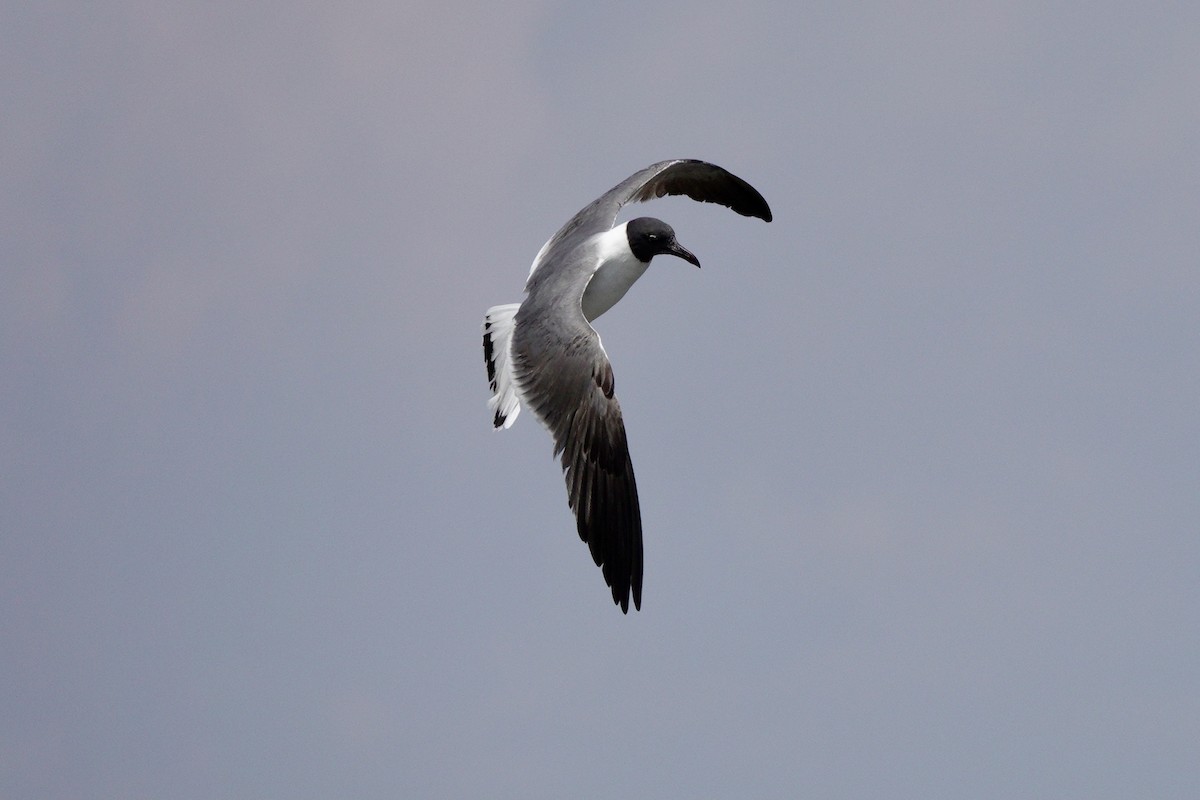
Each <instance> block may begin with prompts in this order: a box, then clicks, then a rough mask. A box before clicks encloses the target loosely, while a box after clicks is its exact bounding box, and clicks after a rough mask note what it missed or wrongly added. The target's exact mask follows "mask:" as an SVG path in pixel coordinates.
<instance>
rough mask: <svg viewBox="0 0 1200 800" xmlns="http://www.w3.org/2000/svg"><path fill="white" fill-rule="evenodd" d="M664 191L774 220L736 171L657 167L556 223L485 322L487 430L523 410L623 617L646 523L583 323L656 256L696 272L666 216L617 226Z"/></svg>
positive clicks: (613, 405)
mask: <svg viewBox="0 0 1200 800" xmlns="http://www.w3.org/2000/svg"><path fill="white" fill-rule="evenodd" d="M664 195H687V196H688V197H690V198H692V199H693V200H699V201H701V202H705V203H719V204H721V205H723V206H727V207H728V208H731V209H733V210H734V211H736V212H737V213H739V214H741V215H743V216H747V217H758V218H760V219H763V220H766V221H767V222H770V221H771V209H770V208H769V207H768V206H767V201H766V200H764V199H763V197H762V195H760V194H759V193H758V191H757V190H755V189H754V187H753V186H751V185H750V184H748V183H746V182H745V181H744V180H742V179H741V178H739V177H737V176H736V175H734V174H732V173H730V172H727V171H726V170H724V169H721V168H720V167H718V166H716V165H715V164H708V163H706V162H704V161H697V160H694V159H681V160H674V161H660V162H659V163H657V164H654V165H652V166H649V167H646V168H645V169H643V170H641V171H639V172H635V173H634V174H633V175H630V176H629V177H628V178H626V179H625V180H623V181H622V182H621V183H619V184H617V185H616V186H614V187H613V188H612V189H610V190H608V191H607V192H605V193H604V194H602V195H601V196H600V197H598V198H597V199H596V200H594V201H592V203H591V204H589V205H588V206H587V207H586V208H584V209H583V210H582V211H580V212H579V213H578V214H576V215H575V216H574V217H572V218H571V219H570V220H569V221H568V222H567V224H566V225H563V226H562V228H561V229H560V230H559V231H558V233H556V234H554V236H553V237H552V238H551V239H550V241H548V242H546V244H545V245H543V246H542V249H541V250H540V251H538V254H537V257H536V258H534V259H533V266H532V267H530V269H529V279H528V280H527V281H526V282H525V301H524V302H522V303H513V304H509V305H501V306H493V307H492V308H489V309H488V311H487V315H486V316H485V317H484V319H483V357H484V361H485V362H486V364H487V373H488V383H489V384H490V385H491V389H492V393H493V394H492V398H491V400H489V401H488V406H489V408H490V409H491V411H492V423H493V425H494V426H495V427H496V428H497V429H500V428H507V427H509V426H511V425H512V424H513V422H515V421H516V419H517V414H518V413H520V411H521V404H522V403H524V404H525V405H527V406H529V410H530V411H532V412H533V414H534V416H535V417H537V418H538V421H539V422H541V423H542V424H543V425H544V426H546V428H547V429H548V430H549V431H550V434H551V435H552V436H553V437H554V454H555V455H556V456H557V455H559V454H560V453H561V454H562V468H563V472H564V475H565V477H566V481H567V498H568V502H569V505H570V506H571V510H572V511H574V512H575V521H576V527H577V528H578V531H579V538H580V539H582V540H583V541H584V542H586V543H587V545H588V548H589V549H590V550H591V553H592V559H593V560H594V561H595V562H596V566H598V567H600V568H601V570H602V571H603V573H604V581H605V583H607V584H608V585H609V587H610V588H611V589H612V596H613V601H614V602H616V603H617V604H618V605H620V606H621V611H623V612H625V613H628V612H629V595H630V591H632V593H633V606H634V608H636V609H639V610H640V609H641V607H642V519H641V513H640V511H639V510H638V496H637V485H636V484H635V483H634V479H633V464H632V463H631V462H630V460H629V446H628V443H627V442H626V439H625V424H624V422H623V421H622V419H621V404H620V403H618V402H617V398H616V396H615V395H614V394H613V371H612V365H611V364H609V362H608V354H607V353H605V352H604V347H603V345H601V344H600V336H599V335H598V334H597V333H596V331H595V330H594V329H593V328H592V326H591V325H590V324H589V323H590V322H591V321H592V320H594V319H595V318H596V317H598V316H600V315H601V314H603V313H604V312H605V311H608V309H610V308H612V307H613V306H614V305H615V304H616V303H617V301H618V300H620V299H621V298H622V297H624V296H625V292H627V291H628V290H629V287H630V286H632V285H633V283H634V281H636V280H637V279H638V278H640V277H642V275H643V274H644V273H645V272H646V269H647V268H648V267H649V266H650V259H652V258H653V257H654V256H656V255H673V256H678V257H679V258H682V259H683V260H684V261H688V262H690V263H692V264H695V265H696V266H697V267H699V266H700V262H699V260H697V258H696V256H694V255H692V253H691V252H690V251H688V250H687V249H685V248H684V247H683V245H681V244H679V242H677V241H676V240H675V231H674V230H672V229H671V226H670V225H668V224H667V223H665V222H663V221H662V220H657V219H653V218H651V217H639V218H637V219H633V220H630V221H629V222H626V223H623V224H621V225H615V223H616V220H617V214H618V212H619V211H620V210H621V207H622V206H624V205H625V204H626V203H629V202H632V201H635V200H638V201H644V200H650V199H653V198H655V197H662V196H664ZM614 225H615V226H614Z"/></svg>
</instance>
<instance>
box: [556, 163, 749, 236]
mask: <svg viewBox="0 0 1200 800" xmlns="http://www.w3.org/2000/svg"><path fill="white" fill-rule="evenodd" d="M665 195H686V196H687V197H690V198H692V199H693V200H697V201H699V202H701V203H718V204H720V205H723V206H725V207H727V208H730V209H733V210H734V211H736V212H737V213H739V214H741V215H742V216H745V217H758V218H759V219H762V220H766V221H767V222H770V221H771V208H770V206H768V205H767V201H766V200H764V199H763V196H762V195H761V194H759V193H758V190H757V189H755V188H754V187H753V186H751V185H750V184H748V183H746V182H745V181H744V180H742V179H741V178H739V177H738V176H737V175H734V174H733V173H732V172H729V171H728V170H726V169H723V168H721V167H718V166H717V165H716V164H709V163H708V162H707V161H700V160H698V159H694V158H683V159H674V160H671V161H660V162H658V163H657V164H652V165H650V166H649V167H646V168H645V169H643V170H639V171H637V172H635V173H633V174H632V175H630V176H629V177H628V178H626V179H625V180H623V181H621V182H620V183H618V184H617V185H616V186H614V187H613V188H611V189H609V190H608V191H607V192H605V193H604V194H602V195H601V196H600V197H598V198H596V199H595V200H593V201H592V202H591V203H590V204H588V206H587V207H586V208H583V209H582V210H580V212H579V213H578V214H576V215H575V216H574V217H572V218H571V219H570V220H569V221H568V222H567V224H566V225H563V226H562V228H561V229H560V230H559V231H558V233H556V234H554V237H553V238H552V239H551V240H550V242H549V243H548V244H547V246H546V247H545V248H544V251H543V252H549V251H551V250H554V249H556V248H557V247H558V246H560V245H566V246H567V247H568V248H569V247H571V246H574V245H575V244H577V243H578V242H580V241H582V240H583V239H585V238H587V237H588V236H591V235H592V234H594V233H601V232H603V231H606V230H608V229H609V228H611V227H612V226H613V223H614V222H616V221H617V214H619V213H620V211H621V207H622V206H624V205H625V204H626V203H629V202H632V201H634V200H637V201H646V200H653V199H654V198H656V197H663V196H665Z"/></svg>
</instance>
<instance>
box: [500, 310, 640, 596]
mask: <svg viewBox="0 0 1200 800" xmlns="http://www.w3.org/2000/svg"><path fill="white" fill-rule="evenodd" d="M523 310H524V307H522V311H518V312H517V324H516V326H515V329H514V333H513V342H512V358H513V367H514V371H515V376H516V379H517V382H518V383H519V384H520V386H521V394H522V398H523V400H524V401H525V403H526V405H527V406H528V407H529V410H530V411H532V412H533V413H534V415H535V416H537V418H538V419H539V420H540V421H541V422H542V424H543V425H545V426H546V427H547V428H548V429H549V430H550V433H551V435H552V436H553V437H554V454H555V455H560V454H561V456H562V468H563V473H564V477H565V478H566V483H567V499H568V502H569V504H570V506H571V510H572V511H574V512H575V523H576V528H577V529H578V531H579V538H580V539H582V540H583V541H584V542H586V543H587V545H588V548H589V549H590V550H591V553H592V560H593V561H595V562H596V566H598V567H600V569H601V570H602V572H603V574H604V582H605V583H607V584H608V585H609V587H610V588H611V589H612V596H613V601H614V602H616V603H617V604H618V605H620V606H621V610H622V611H625V612H628V611H629V597H630V594H631V593H632V595H633V606H634V608H637V609H640V608H641V607H642V517H641V512H640V510H639V508H638V496H637V484H636V482H635V481H634V477H633V463H632V462H631V461H630V459H629V444H628V442H627V440H626V438H625V423H624V421H623V420H622V418H621V404H620V403H618V402H617V398H616V396H615V395H614V394H613V372H612V365H611V364H609V361H608V356H607V354H605V352H604V348H603V346H601V344H600V337H599V335H597V333H596V332H595V331H594V330H593V329H592V327H591V326H590V325H588V324H587V321H586V320H585V319H584V318H583V314H582V312H580V311H579V310H578V307H576V309H575V311H574V313H573V314H569V315H568V314H560V315H554V318H553V319H548V318H547V317H546V316H536V315H531V316H530V318H524V317H525V315H524V314H523Z"/></svg>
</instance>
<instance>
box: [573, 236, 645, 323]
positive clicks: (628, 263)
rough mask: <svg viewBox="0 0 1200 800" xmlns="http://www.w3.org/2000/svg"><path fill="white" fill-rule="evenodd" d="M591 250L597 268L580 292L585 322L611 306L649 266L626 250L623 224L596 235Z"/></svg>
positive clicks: (626, 244) (627, 242) (627, 246)
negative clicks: (581, 292)
mask: <svg viewBox="0 0 1200 800" xmlns="http://www.w3.org/2000/svg"><path fill="white" fill-rule="evenodd" d="M595 247H596V250H597V263H598V266H597V268H596V271H595V272H594V273H593V274H592V279H591V281H589V282H588V285H587V288H586V289H584V290H583V316H584V317H586V318H587V321H588V322H591V321H592V320H594V319H595V318H596V317H598V316H600V315H601V314H603V313H604V312H605V311H608V310H609V309H610V308H612V307H613V306H615V305H616V304H617V301H618V300H620V299H621V298H622V297H624V296H625V293H626V292H628V291H629V287H630V286H633V284H634V282H635V281H636V280H637V279H638V278H640V277H642V275H644V274H645V273H646V268H647V267H649V266H650V264H649V262H646V261H639V260H638V259H637V257H636V256H634V254H633V251H632V250H630V249H629V237H628V236H627V235H626V233H625V225H623V224H622V225H618V226H617V227H615V228H613V229H612V230H609V231H606V232H604V233H600V234H597V235H596V237H595Z"/></svg>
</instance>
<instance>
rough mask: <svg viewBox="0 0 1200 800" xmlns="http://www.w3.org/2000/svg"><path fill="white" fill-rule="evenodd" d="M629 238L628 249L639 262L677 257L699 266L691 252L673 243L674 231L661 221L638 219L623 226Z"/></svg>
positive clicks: (675, 242) (650, 218) (652, 218)
mask: <svg viewBox="0 0 1200 800" xmlns="http://www.w3.org/2000/svg"><path fill="white" fill-rule="evenodd" d="M625 235H626V236H627V237H629V249H630V250H632V251H633V255H634V256H635V257H637V259H638V260H639V261H646V262H648V261H650V259H652V258H654V257H655V256H659V255H669V256H679V257H680V258H682V259H683V260H684V261H687V262H689V263H692V264H695V265H696V266H697V267H698V266H700V260H699V259H698V258H696V257H695V256H694V255H692V253H691V251H690V250H688V249H687V248H686V247H684V246H683V245H681V244H680V243H679V242H677V241H675V231H674V230H673V229H672V228H671V226H670V225H668V224H667V223H665V222H663V221H662V220H661V219H655V218H654V217H638V218H637V219H631V220H629V224H628V225H626V226H625Z"/></svg>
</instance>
